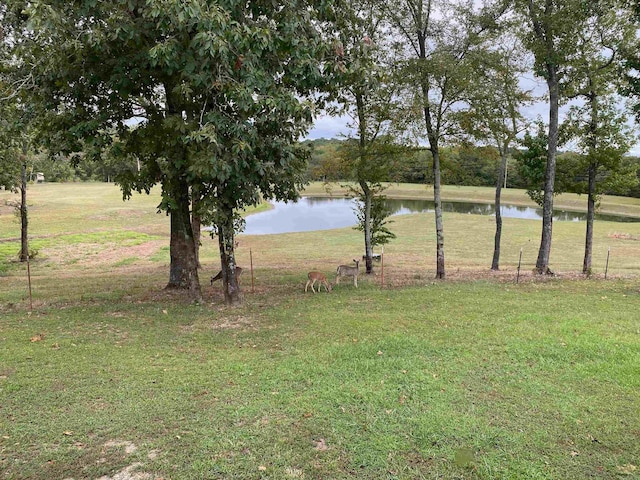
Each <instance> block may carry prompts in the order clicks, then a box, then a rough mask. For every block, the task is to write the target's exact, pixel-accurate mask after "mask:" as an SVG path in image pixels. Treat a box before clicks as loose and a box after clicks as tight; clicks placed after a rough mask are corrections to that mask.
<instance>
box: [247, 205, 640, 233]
mask: <svg viewBox="0 0 640 480" xmlns="http://www.w3.org/2000/svg"><path fill="white" fill-rule="evenodd" d="M386 202H387V205H389V207H390V208H391V210H392V212H393V215H405V214H408V213H423V212H433V208H434V207H433V205H434V204H433V200H398V199H387V200H386ZM273 206H274V208H273V209H271V210H268V211H266V212H261V213H257V214H255V215H249V216H248V217H247V218H246V221H247V224H246V228H245V230H244V232H243V233H245V234H248V235H265V234H271V233H291V232H308V231H314V230H330V229H332V228H343V227H349V226H353V225H355V224H356V223H357V218H356V214H355V211H354V208H355V206H356V200H354V199H349V198H327V197H302V198H301V199H300V200H298V202H296V203H293V202H289V203H285V202H273ZM442 209H443V211H445V212H455V213H467V214H470V215H495V209H494V208H493V205H490V204H485V203H470V202H442ZM500 211H501V213H502V216H503V217H510V218H525V219H532V220H536V219H542V209H541V208H532V207H519V206H515V205H502V207H501V208H500ZM586 218H587V214H586V213H581V212H570V211H565V210H556V211H554V216H553V219H554V220H558V221H570V222H579V221H586ZM596 219H597V220H605V221H613V222H640V218H635V217H624V216H617V215H600V214H596Z"/></svg>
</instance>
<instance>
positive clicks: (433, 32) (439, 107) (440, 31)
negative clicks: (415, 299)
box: [385, 0, 500, 279]
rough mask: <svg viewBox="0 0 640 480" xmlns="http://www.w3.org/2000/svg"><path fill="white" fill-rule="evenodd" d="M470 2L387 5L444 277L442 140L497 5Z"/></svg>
mask: <svg viewBox="0 0 640 480" xmlns="http://www.w3.org/2000/svg"><path fill="white" fill-rule="evenodd" d="M473 3H474V2H473V1H462V2H456V1H451V0H438V1H435V0H402V1H399V2H394V3H389V4H387V5H386V10H385V11H386V14H387V17H388V19H389V22H390V24H391V27H392V28H393V31H394V32H395V33H394V34H395V35H396V38H397V39H398V42H399V44H401V45H399V46H400V47H402V51H403V53H404V59H403V60H404V61H403V66H404V78H405V79H406V81H407V82H406V87H407V90H406V91H407V93H408V96H409V98H411V99H412V101H413V102H414V105H416V111H417V112H418V115H419V117H420V120H419V121H420V123H421V124H422V125H421V126H420V127H419V128H418V129H417V131H416V133H417V136H418V137H419V138H420V139H426V141H427V143H428V149H429V151H430V153H431V159H432V168H433V197H434V203H435V208H434V210H435V225H436V278H439V279H444V278H445V256H444V227H443V221H442V200H441V183H442V182H441V168H440V155H441V152H440V150H441V144H442V142H443V141H444V140H445V139H446V138H447V137H449V136H451V135H453V134H454V133H455V131H456V129H457V125H456V117H455V115H452V113H454V112H455V111H456V110H458V109H459V108H460V107H461V106H462V103H461V102H463V101H464V100H465V99H466V95H467V93H468V89H469V86H470V84H471V82H472V81H473V78H472V76H471V72H472V69H471V60H470V57H471V56H472V55H471V54H472V53H473V52H474V50H476V49H477V48H478V47H479V45H480V44H481V42H482V40H483V33H484V32H487V31H491V30H493V28H494V27H496V23H495V20H496V16H497V15H499V13H500V9H499V8H487V9H484V10H483V11H482V12H480V13H478V12H476V11H475V10H474V7H473Z"/></svg>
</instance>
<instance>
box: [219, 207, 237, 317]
mask: <svg viewBox="0 0 640 480" xmlns="http://www.w3.org/2000/svg"><path fill="white" fill-rule="evenodd" d="M225 213H226V215H225V220H224V222H223V223H221V224H219V225H218V247H219V248H220V266H221V270H222V288H223V290H224V302H225V303H226V304H227V305H235V304H239V303H242V293H241V292H240V286H239V285H238V276H237V274H236V257H235V244H234V231H233V212H232V211H229V212H225Z"/></svg>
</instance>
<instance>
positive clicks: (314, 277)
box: [304, 272, 331, 293]
mask: <svg viewBox="0 0 640 480" xmlns="http://www.w3.org/2000/svg"><path fill="white" fill-rule="evenodd" d="M307 277H309V280H307V284H306V285H305V286H304V293H307V288H309V285H311V291H312V292H313V293H316V291H315V289H314V288H313V286H314V285H315V283H316V282H318V292H319V291H320V289H321V288H322V286H323V285H324V288H325V290H326V291H327V293H329V292H330V291H331V284H330V283H329V282H328V281H327V277H325V276H324V274H322V273H320V272H309V273H308V274H307Z"/></svg>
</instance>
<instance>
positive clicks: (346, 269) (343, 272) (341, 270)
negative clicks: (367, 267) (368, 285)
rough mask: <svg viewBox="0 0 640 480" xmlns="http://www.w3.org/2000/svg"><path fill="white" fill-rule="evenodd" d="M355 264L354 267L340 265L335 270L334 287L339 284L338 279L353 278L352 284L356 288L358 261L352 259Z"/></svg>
mask: <svg viewBox="0 0 640 480" xmlns="http://www.w3.org/2000/svg"><path fill="white" fill-rule="evenodd" d="M353 261H354V262H356V266H355V267H351V266H349V265H340V266H339V267H338V269H337V270H336V285H337V284H339V283H340V277H353V284H354V285H355V287H356V288H358V272H359V269H358V267H359V266H360V260H356V259H355V258H354V259H353Z"/></svg>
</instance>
